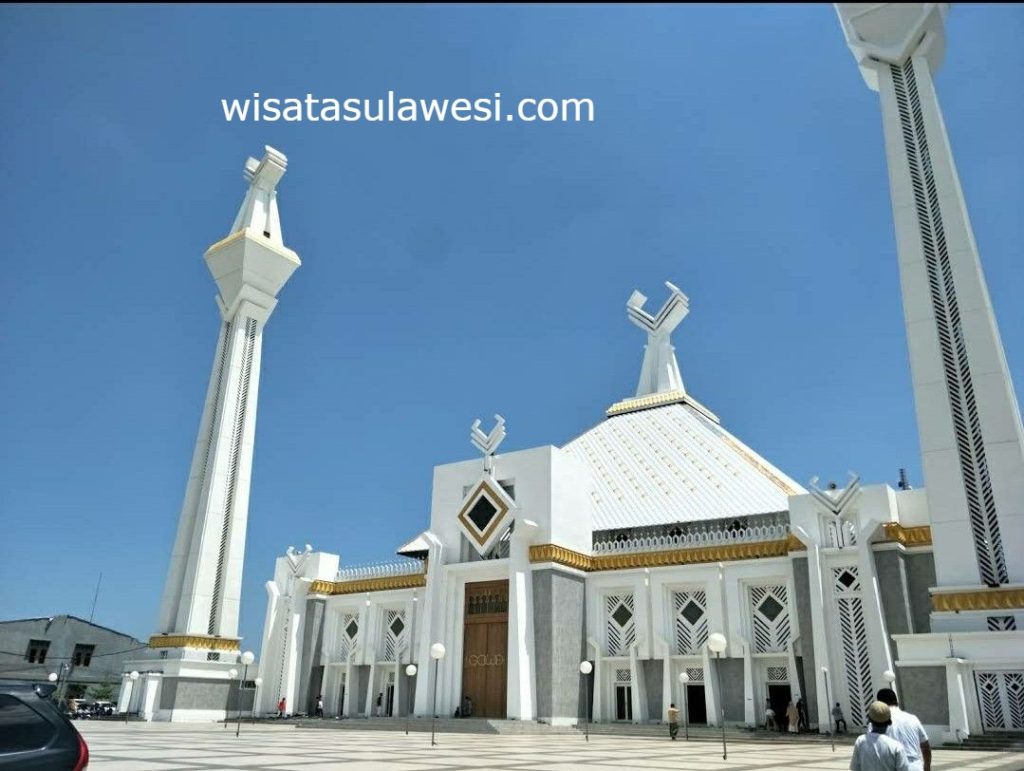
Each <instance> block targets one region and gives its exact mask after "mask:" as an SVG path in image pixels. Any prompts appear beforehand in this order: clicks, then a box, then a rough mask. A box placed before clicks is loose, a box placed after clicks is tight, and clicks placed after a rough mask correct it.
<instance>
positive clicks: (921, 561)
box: [904, 552, 936, 634]
mask: <svg viewBox="0 0 1024 771" xmlns="http://www.w3.org/2000/svg"><path fill="white" fill-rule="evenodd" d="M904 562H905V564H906V570H907V588H908V597H909V600H910V618H911V620H912V622H913V624H914V632H915V633H916V634H922V633H924V632H930V631H932V627H931V616H930V615H929V614H930V613H931V612H932V600H931V596H930V595H929V594H928V589H929V588H931V587H933V586H936V580H935V555H934V554H932V553H931V552H918V553H916V554H906V555H904Z"/></svg>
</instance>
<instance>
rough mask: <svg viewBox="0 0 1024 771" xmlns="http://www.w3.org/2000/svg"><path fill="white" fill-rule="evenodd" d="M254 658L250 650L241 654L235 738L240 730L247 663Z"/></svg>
mask: <svg viewBox="0 0 1024 771" xmlns="http://www.w3.org/2000/svg"><path fill="white" fill-rule="evenodd" d="M255 660H256V654H255V653H253V652H252V651H246V652H245V653H243V654H242V665H243V666H244V667H245V669H244V670H243V671H242V679H241V680H239V681H238V696H237V699H238V704H237V705H236V706H237V707H238V720H237V722H236V723H235V738H236V739H237V738H238V735H239V734H240V733H241V732H242V686H243V685H245V678H246V676H247V675H248V674H249V665H250V664H252V662H254V661H255ZM254 697H255V694H254Z"/></svg>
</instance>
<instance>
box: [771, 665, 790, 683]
mask: <svg viewBox="0 0 1024 771" xmlns="http://www.w3.org/2000/svg"><path fill="white" fill-rule="evenodd" d="M767 674H768V682H769V683H788V682H789V667H788V666H780V667H776V666H771V667H768V669H767Z"/></svg>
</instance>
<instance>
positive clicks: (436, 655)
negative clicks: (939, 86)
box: [430, 642, 445, 747]
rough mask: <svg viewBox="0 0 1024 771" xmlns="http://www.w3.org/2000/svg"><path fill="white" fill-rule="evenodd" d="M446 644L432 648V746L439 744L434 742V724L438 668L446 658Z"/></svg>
mask: <svg viewBox="0 0 1024 771" xmlns="http://www.w3.org/2000/svg"><path fill="white" fill-rule="evenodd" d="M444 654H445V650H444V643H439V642H437V643H434V644H433V645H431V646H430V658H432V659H433V660H434V708H433V710H431V713H430V746H431V747H433V746H434V745H435V744H437V742H436V741H434V724H435V723H436V722H437V667H438V664H439V663H440V662H441V659H443V658H444Z"/></svg>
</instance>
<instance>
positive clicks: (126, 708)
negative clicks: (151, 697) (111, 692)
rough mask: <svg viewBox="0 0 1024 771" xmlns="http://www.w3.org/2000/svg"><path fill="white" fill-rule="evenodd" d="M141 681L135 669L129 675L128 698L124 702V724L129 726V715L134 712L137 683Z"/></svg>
mask: <svg viewBox="0 0 1024 771" xmlns="http://www.w3.org/2000/svg"><path fill="white" fill-rule="evenodd" d="M138 679H139V673H138V672H136V671H135V670H134V669H133V670H132V673H131V674H130V675H128V698H127V699H125V700H124V724H125V725H128V713H129V712H131V711H132V696H134V695H135V681H136V680H138Z"/></svg>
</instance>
